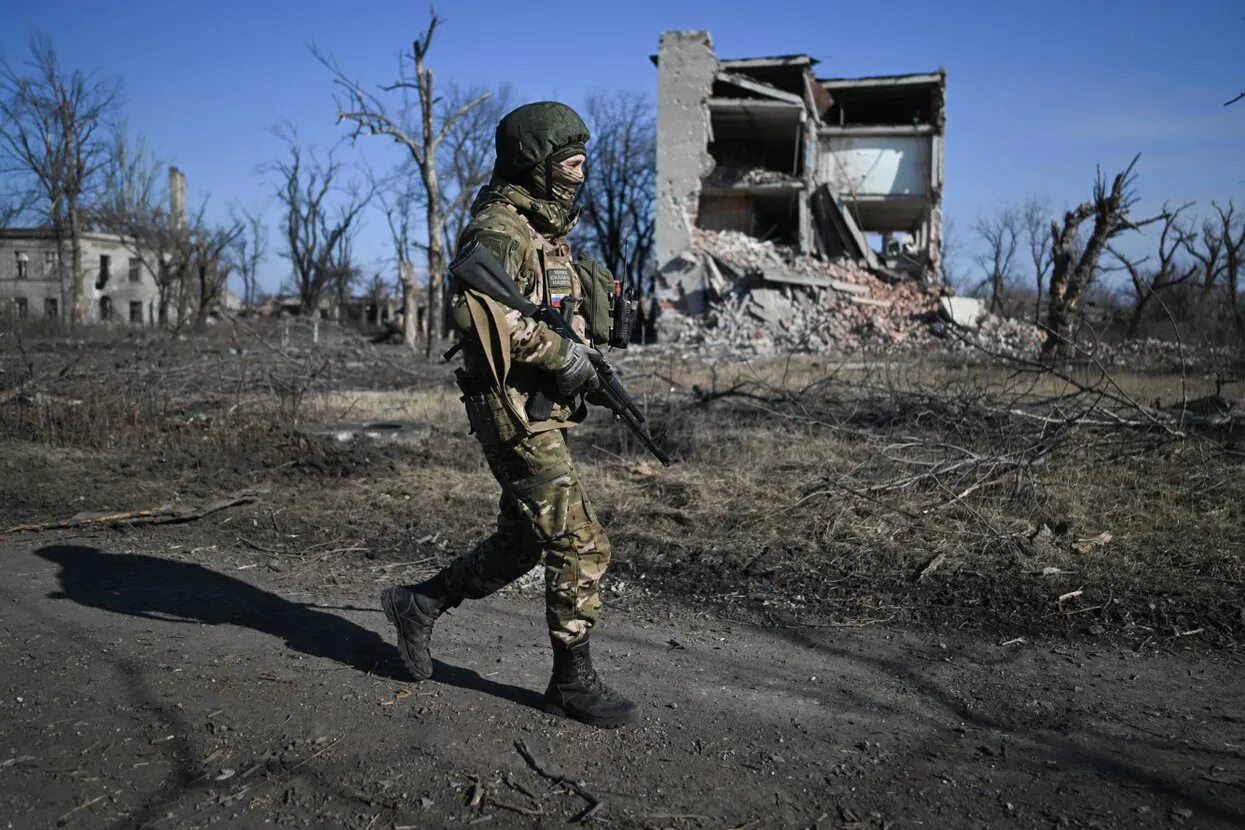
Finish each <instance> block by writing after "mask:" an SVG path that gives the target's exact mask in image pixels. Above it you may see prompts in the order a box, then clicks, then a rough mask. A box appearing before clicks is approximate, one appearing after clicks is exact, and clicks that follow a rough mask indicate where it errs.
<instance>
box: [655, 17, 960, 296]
mask: <svg viewBox="0 0 1245 830" xmlns="http://www.w3.org/2000/svg"><path fill="white" fill-rule="evenodd" d="M653 60H654V62H655V63H656V65H657V74H658V81H657V87H658V114H657V207H656V225H657V227H656V246H655V247H656V251H655V253H656V256H657V266H658V270H659V274H660V280H659V284H660V285H661V289H662V296H661V299H662V300H663V301H664V304H666V305H668V306H673V307H675V308H678V309H680V310H682V311H685V312H689V313H693V314H695V313H699V312H702V311H704V310H705V308H706V307H707V305H708V303H709V302H710V301H711V300H712V299H713V298H714V296H715V294H716V293H718V291H720V289H721V288H722V285H723V284H724V282H729V280H724V279H723V277H722V275H721V274H719V273H716V272H717V271H718V270H719V268H718V264H717V262H718V261H715V259H714V258H711V257H703V256H698V255H697V254H696V251H697V248H698V239H699V237H700V236H703V235H704V234H703V232H731V233H733V234H744V235H746V236H747V237H750V238H755V239H757V240H763V241H765V242H767V243H773V244H774V245H775V246H778V247H780V248H781V249H782V250H784V251H788V252H791V253H792V254H799V255H803V256H806V257H808V256H811V257H816V258H819V259H822V260H825V261H832V260H833V261H847V262H851V263H854V264H856V265H859V266H860V267H861V268H864V269H867V270H869V271H870V272H873V273H876V274H879V275H882V276H884V277H885V278H886V279H888V280H890V281H892V282H893V281H896V280H903V279H905V278H911V279H913V280H914V281H917V282H923V283H925V284H932V283H936V282H937V281H938V280H939V277H940V249H941V242H942V189H943V133H944V125H945V114H944V99H945V93H946V72H945V71H944V70H938V71H935V72H929V73H925V74H918V75H897V76H887V77H869V78H833V79H828V78H818V77H817V76H816V74H815V72H814V67H815V66H816V65H817V61H816V60H814V59H813V58H811V57H809V56H808V55H781V56H776V57H764V58H744V59H738V60H722V59H719V58H718V57H717V56H716V55H715V54H714V52H713V45H712V42H711V40H710V37H709V34H708V33H707V32H703V31H690V32H666V33H665V34H663V35H662V36H661V41H660V47H659V51H658V54H657V55H656V56H654V58H653ZM726 238H736V237H734V236H731V235H729V234H728V236H727V237H726ZM875 244H876V248H875V247H874V245H875ZM774 261H775V262H776V263H777V262H778V261H777V260H776V259H775V260H774ZM760 270H761V272H762V273H761V276H762V278H763V279H764V280H765V281H767V282H770V283H773V284H801V285H814V286H826V285H829V284H830V282H833V279H832V277H830V276H828V275H822V274H816V273H811V272H810V270H809V269H808V268H804V269H802V270H801V269H787V268H783V267H782V266H781V264H777V265H775V267H761V269H760Z"/></svg>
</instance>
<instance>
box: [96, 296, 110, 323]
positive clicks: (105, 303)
mask: <svg viewBox="0 0 1245 830" xmlns="http://www.w3.org/2000/svg"><path fill="white" fill-rule="evenodd" d="M111 319H112V298H111V297H100V298H99V320H100V322H101V323H107V322H108V321H109V320H111Z"/></svg>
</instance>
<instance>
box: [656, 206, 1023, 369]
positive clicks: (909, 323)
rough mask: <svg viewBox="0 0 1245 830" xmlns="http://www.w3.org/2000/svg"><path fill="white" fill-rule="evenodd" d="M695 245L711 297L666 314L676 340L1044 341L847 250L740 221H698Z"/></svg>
mask: <svg viewBox="0 0 1245 830" xmlns="http://www.w3.org/2000/svg"><path fill="white" fill-rule="evenodd" d="M693 245H694V247H695V252H694V255H695V256H698V257H699V258H700V261H701V264H702V266H703V268H704V273H705V283H706V285H707V286H708V289H709V299H710V307H709V311H708V313H707V314H706V315H705V316H704V317H703V318H698V319H696V320H692V319H690V318H687V317H684V316H682V315H677V314H672V313H671V312H665V313H664V314H663V321H662V325H663V329H664V330H665V335H666V337H667V338H668V339H673V340H674V341H675V342H676V343H682V344H686V345H689V346H695V347H697V348H701V349H705V350H708V351H713V352H729V353H740V354H766V353H768V352H771V351H775V350H777V351H795V352H812V353H826V352H834V351H850V350H854V349H859V348H888V349H889V348H895V349H903V348H911V349H928V348H935V347H936V348H945V349H951V350H955V349H971V348H973V345H974V344H976V345H979V346H982V347H984V348H987V349H990V350H993V351H1001V352H1008V353H1023V354H1026V355H1028V356H1032V355H1033V354H1035V353H1036V349H1037V347H1038V345H1040V343H1041V339H1042V335H1041V332H1040V330H1039V329H1038V328H1037V327H1035V326H1033V325H1032V324H1027V323H1022V322H1017V321H1013V320H1003V319H1000V318H995V317H991V316H989V315H986V314H985V313H984V308H983V307H982V305H981V303H980V301H978V300H971V299H966V298H959V297H945V296H943V292H942V291H941V290H940V289H938V288H934V289H929V290H927V289H924V288H922V287H921V285H919V284H918V282H917V281H915V280H911V279H902V278H897V279H894V280H884V279H882V278H881V277H879V276H877V275H876V274H874V273H871V272H870V271H869V270H867V269H865V268H864V267H862V266H860V265H857V264H855V263H854V262H851V261H848V260H841V261H838V262H827V261H825V260H821V259H817V258H816V257H812V256H806V255H801V254H799V253H798V251H797V250H796V249H794V248H793V247H789V246H783V245H778V244H774V243H772V242H764V241H762V240H759V239H756V238H755V237H751V236H748V235H747V234H743V233H739V232H737V231H706V230H702V229H696V230H694V231H693ZM952 327H954V329H955V334H958V335H959V336H955V335H953V333H952V330H951V329H952ZM966 341H967V342H966Z"/></svg>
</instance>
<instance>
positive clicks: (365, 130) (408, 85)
mask: <svg viewBox="0 0 1245 830" xmlns="http://www.w3.org/2000/svg"><path fill="white" fill-rule="evenodd" d="M430 14H431V19H430V20H429V23H428V28H427V29H426V30H425V31H424V33H423V35H421V36H420V37H418V38H416V40H415V41H414V43H413V44H412V47H411V52H410V53H409V54H408V55H406V56H404V58H403V61H402V63H401V64H400V67H401V68H400V69H399V75H398V80H396V81H394V82H393V83H391V84H387V85H384V86H381V87H380V90H381V92H383V93H386V94H388V93H394V92H396V93H398V94H399V107H398V109H397V110H396V111H395V112H393V113H392V114H391V112H390V109H389V107H388V106H387V105H386V104H385V102H384V101H383V100H382V99H381V98H380V97H379V96H378V95H376V94H375V93H372V92H368V91H367V90H365V89H364V88H363V87H362V86H360V85H359V84H358V83H356V82H355V81H352V80H350V79H349V78H348V77H347V76H346V74H345V73H344V72H343V71H342V70H341V68H340V67H338V65H337V62H336V61H335V60H333V58H332V57H330V56H327V55H322V54H319V53H316V57H317V58H319V59H320V61H321V62H322V63H323V64H324V65H325V66H326V67H328V68H329V69H330V70H331V71H332V72H333V74H334V76H335V77H336V80H335V83H336V84H337V85H338V87H339V88H340V89H341V90H342V91H343V94H342V95H341V96H340V97H339V98H338V99H337V119H338V121H339V122H340V121H351V122H353V123H354V125H355V126H354V130H353V132H352V133H351V140H352V141H353V140H357V139H358V138H359V136H379V135H383V136H389V137H390V138H391V139H393V140H394V141H395V142H397V143H399V144H401V145H402V146H404V147H405V148H406V149H407V151H408V152H409V153H410V154H411V159H412V160H413V161H414V162H415V165H416V167H418V169H419V174H420V178H421V179H422V181H423V185H424V193H425V206H426V207H425V219H426V228H427V246H428V247H427V250H428V274H429V279H428V318H429V320H434V319H441V318H442V317H443V316H444V309H443V307H442V306H443V300H442V294H443V292H442V285H443V275H444V271H445V241H444V233H445V222H444V214H443V208H442V201H441V199H442V197H441V183H440V178H439V171H438V167H437V150H438V148H439V147H440V145H441V142H442V141H444V140H445V137H446V135H447V134H448V133H449V130H450V129H451V128H452V127H453V124H454V122H455V121H457V120H458V119H459V118H462V117H463V116H464V115H466V113H467V112H469V111H470V110H471V109H472V108H473V107H475V106H476V105H478V104H479V103H481V102H482V101H484V100H485V99H486V98H487V97H488V93H483V94H482V95H480V96H479V97H477V98H475V99H473V100H470V101H467V102H466V103H464V104H463V105H462V106H461V107H459V108H458V109H457V110H454V111H452V112H449V113H445V114H443V115H442V116H441V117H440V118H438V117H437V113H436V111H435V107H436V102H437V99H436V97H435V96H434V91H433V90H434V85H433V75H432V69H430V68H429V67H428V66H427V57H428V50H429V49H430V48H431V47H432V38H433V35H434V34H435V33H436V30H437V26H439V25H440V23H441V19H440V18H439V17H437V13H436V10H435V9H433V10H432V11H431V13H430ZM408 63H409V64H410V67H411V69H410V70H408V69H407V68H406V67H407V64H408ZM411 90H414V91H415V93H416V100H415V101H414V102H412V101H411V100H410V97H409V93H410V91H411ZM438 121H439V123H438ZM412 324H413V321H411V320H410V319H409V318H408V321H407V325H408V326H409V325H412ZM440 341H441V327H440V326H439V325H432V324H429V325H428V339H427V350H426V353H427V354H428V355H431V354H432V352H433V351H434V350H435V349H436V348H437V346H438V344H439V343H440Z"/></svg>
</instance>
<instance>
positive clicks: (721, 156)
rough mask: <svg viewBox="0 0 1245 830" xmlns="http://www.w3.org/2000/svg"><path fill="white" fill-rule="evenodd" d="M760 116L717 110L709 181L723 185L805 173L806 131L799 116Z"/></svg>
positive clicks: (776, 179)
mask: <svg viewBox="0 0 1245 830" xmlns="http://www.w3.org/2000/svg"><path fill="white" fill-rule="evenodd" d="M768 115H769V114H762V115H758V114H756V113H754V112H750V111H749V110H747V109H743V108H741V109H740V110H738V111H732V112H729V113H728V112H722V113H717V112H714V113H713V114H712V116H711V118H712V120H711V125H712V130H713V133H712V134H713V140H712V141H710V142H709V146H708V148H707V149H708V151H709V155H710V156H712V157H713V160H714V169H713V171H712V172H711V173H710V174H709V175H708V176H707V177H706V181H709V182H711V183H714V184H719V185H723V186H730V185H739V184H743V185H752V184H772V183H775V182H784V181H797V180H798V179H799V178H800V176H802V175H803V173H804V169H803V168H804V164H803V162H804V152H803V144H804V137H803V130H802V129H801V125H800V122H799V120H798V118H792V117H791V115H790V114H785V117H783V118H777V119H776V118H772V117H767V116H768Z"/></svg>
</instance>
